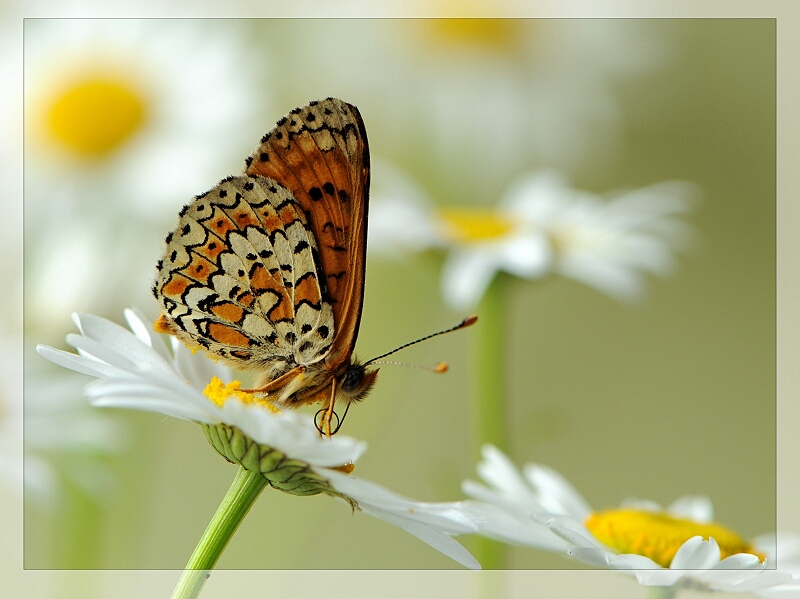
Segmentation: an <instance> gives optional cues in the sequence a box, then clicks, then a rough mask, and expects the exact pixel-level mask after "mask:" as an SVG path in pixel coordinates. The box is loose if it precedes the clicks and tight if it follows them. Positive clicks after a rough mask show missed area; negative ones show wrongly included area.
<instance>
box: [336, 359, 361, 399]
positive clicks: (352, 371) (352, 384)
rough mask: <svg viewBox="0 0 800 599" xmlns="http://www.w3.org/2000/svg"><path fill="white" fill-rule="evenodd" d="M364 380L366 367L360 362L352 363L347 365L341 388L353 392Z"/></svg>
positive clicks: (346, 391)
mask: <svg viewBox="0 0 800 599" xmlns="http://www.w3.org/2000/svg"><path fill="white" fill-rule="evenodd" d="M363 380H364V367H363V366H361V365H360V364H351V365H350V366H348V367H347V370H346V371H345V373H344V376H343V377H342V380H341V386H342V387H341V388H342V391H344V392H345V393H353V392H354V391H357V390H358V388H359V387H360V386H361V382H362V381H363Z"/></svg>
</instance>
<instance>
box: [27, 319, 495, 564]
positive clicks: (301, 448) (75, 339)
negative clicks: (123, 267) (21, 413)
mask: <svg viewBox="0 0 800 599" xmlns="http://www.w3.org/2000/svg"><path fill="white" fill-rule="evenodd" d="M125 317H126V320H127V323H128V326H129V329H126V328H124V327H122V326H120V325H117V324H115V323H113V322H110V321H108V320H106V319H103V318H100V317H98V316H94V315H91V314H76V315H75V316H74V320H75V323H76V325H77V327H78V329H79V331H80V334H79V335H76V334H70V335H68V336H67V343H68V344H70V345H71V346H72V347H74V348H75V349H76V350H77V352H78V353H77V354H74V353H70V352H65V351H61V350H57V349H54V348H52V347H48V346H42V345H40V346H38V347H37V351H38V352H39V353H40V354H41V355H42V356H43V357H45V358H47V359H48V360H50V361H52V362H54V363H56V364H59V365H61V366H63V367H65V368H68V369H70V370H75V371H77V372H80V373H83V374H87V375H89V376H92V377H94V378H95V379H96V380H95V381H92V382H91V383H89V384H88V385H87V386H86V388H85V390H84V393H85V395H86V396H87V397H88V398H89V400H90V402H91V404H92V405H94V406H98V407H118V408H129V409H139V410H145V411H151V412H157V413H160V414H164V415H167V416H172V417H175V418H180V419H184V420H192V421H195V422H198V423H199V424H201V426H202V428H203V430H204V432H205V435H206V438H207V439H208V441H209V443H210V444H211V445H212V446H213V447H214V448H215V449H216V450H217V451H218V452H219V453H220V454H221V455H222V456H223V457H225V459H227V460H228V461H230V462H233V463H236V464H238V465H240V466H241V467H242V468H244V469H245V470H246V471H248V472H251V473H254V472H255V473H258V474H260V475H261V476H263V477H264V478H265V479H266V481H267V482H268V484H269V485H270V486H272V487H273V488H276V489H279V490H281V491H284V492H286V493H289V494H293V495H315V494H319V493H327V494H329V495H332V496H334V497H337V498H339V499H342V500H344V501H345V502H346V503H348V504H349V505H350V506H351V507H352V508H353V509H354V510H360V511H363V512H365V513H368V514H370V515H372V516H375V517H377V518H380V519H382V520H385V521H387V522H390V523H392V524H395V525H396V526H399V527H401V528H403V529H404V530H406V531H407V532H409V533H411V534H413V535H414V536H417V537H418V538H420V539H421V540H423V541H424V542H426V543H428V544H429V545H431V546H432V547H434V548H436V549H438V550H439V551H441V552H443V553H445V554H446V555H448V556H449V557H451V558H452V559H454V560H456V561H457V562H458V563H460V564H462V565H464V566H466V567H469V568H479V567H480V566H479V565H478V563H477V562H476V561H475V559H474V558H473V557H472V556H471V555H470V554H469V553H468V552H467V551H466V549H464V548H463V547H462V546H461V545H459V544H458V543H457V542H456V541H455V540H454V539H453V538H452V537H453V535H457V534H467V533H473V532H475V531H476V530H477V527H476V525H475V524H474V523H473V522H472V520H470V519H469V518H468V517H467V516H465V515H464V514H463V513H462V512H461V511H460V509H459V504H458V503H422V502H418V501H413V500H411V499H408V498H405V497H402V496H400V495H398V494H395V493H393V492H391V491H389V490H387V489H384V488H382V487H380V486H378V485H376V484H373V483H370V482H368V481H365V480H361V479H358V478H355V477H353V476H349V475H346V474H343V473H342V472H349V471H351V470H352V468H353V464H354V463H355V462H356V461H357V460H358V459H359V457H360V456H361V455H362V454H363V453H364V451H365V450H366V443H365V442H363V441H359V440H357V439H354V438H352V437H347V436H345V435H336V436H335V437H322V436H320V434H319V432H318V429H317V428H316V426H315V424H314V421H313V419H312V418H311V417H310V416H307V415H304V414H301V413H297V412H289V411H281V410H279V409H277V408H275V407H274V406H272V405H271V404H270V403H269V402H267V401H266V400H264V399H263V398H258V397H255V396H253V395H252V394H249V393H246V392H244V391H242V390H241V389H240V388H239V383H238V381H233V382H230V383H227V384H225V383H223V382H222V381H224V380H228V381H230V380H231V379H232V375H231V373H230V371H229V370H228V368H227V367H225V366H223V365H222V364H219V363H215V362H213V361H212V360H210V359H209V358H207V357H206V356H205V355H204V354H202V353H201V352H197V353H194V352H192V351H191V350H189V349H188V348H187V347H186V346H185V345H184V344H182V343H181V342H179V341H178V340H177V339H175V338H174V337H170V338H169V340H170V343H171V347H168V345H167V344H166V343H165V342H164V339H162V337H161V336H160V335H157V334H154V333H151V328H150V327H148V325H146V324H145V322H146V319H145V318H144V317H143V316H142V315H141V314H140V313H138V312H136V311H133V310H127V311H126V313H125ZM209 381H210V382H209Z"/></svg>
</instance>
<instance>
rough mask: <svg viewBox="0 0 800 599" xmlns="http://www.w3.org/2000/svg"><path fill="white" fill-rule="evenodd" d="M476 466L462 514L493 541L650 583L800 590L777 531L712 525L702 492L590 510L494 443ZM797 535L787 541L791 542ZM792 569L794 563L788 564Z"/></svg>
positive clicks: (546, 472)
mask: <svg viewBox="0 0 800 599" xmlns="http://www.w3.org/2000/svg"><path fill="white" fill-rule="evenodd" d="M482 454H483V461H481V462H480V463H479V464H478V466H477V471H478V476H479V477H480V478H481V479H482V481H483V483H478V482H475V481H471V480H467V481H464V482H463V484H462V489H463V491H464V493H465V494H467V495H468V496H469V497H471V498H472V499H473V500H474V501H472V502H467V504H466V506H465V510H466V511H467V513H469V514H470V515H471V517H473V518H474V519H476V520H477V521H478V522H479V528H480V532H479V533H478V534H480V535H483V536H486V537H488V538H491V539H495V540H498V541H502V542H505V543H511V544H514V545H522V546H529V547H535V548H538V549H548V550H554V551H563V552H565V554H566V555H569V556H570V557H573V558H575V559H578V560H580V561H582V562H584V563H587V564H590V565H593V566H597V567H601V568H609V569H612V570H620V571H623V572H624V573H626V574H630V575H634V576H635V577H636V579H637V581H638V582H639V583H640V584H642V585H645V586H659V587H668V588H670V590H671V592H673V593H674V592H675V591H677V590H678V589H681V588H691V589H695V590H706V591H724V592H731V593H736V592H741V593H753V592H757V591H763V590H765V589H772V590H773V591H775V592H779V591H780V592H792V591H797V590H800V587H797V586H796V581H793V577H792V574H791V573H790V572H787V571H777V570H774V569H770V568H774V567H775V556H776V544H775V536H774V535H772V536H770V535H764V536H761V537H758V538H756V539H754V540H752V541H748V540H746V539H744V538H742V537H740V536H739V535H738V534H737V533H735V532H734V531H732V530H730V529H728V528H726V527H724V526H722V525H721V524H718V523H715V522H713V516H714V510H713V506H712V504H711V502H710V501H709V500H708V499H707V498H705V497H696V496H687V497H681V498H679V499H678V500H676V501H674V502H673V503H672V504H670V505H669V506H667V507H662V506H660V505H658V504H656V503H654V502H650V501H635V500H627V501H625V502H623V504H622V505H621V506H620V507H619V508H613V509H607V510H602V511H594V510H592V508H591V507H590V506H589V504H588V503H587V502H586V500H585V499H584V498H583V497H582V496H581V495H580V493H578V491H577V490H576V489H575V487H573V486H572V485H571V484H570V483H569V481H567V480H566V479H565V478H564V477H563V476H561V475H560V474H559V473H557V472H555V471H554V470H552V469H550V468H547V467H546V466H541V465H538V464H526V465H525V466H524V467H523V468H522V472H521V473H520V471H519V470H518V469H517V468H516V466H514V464H513V463H512V462H511V461H510V460H509V459H508V457H507V456H506V455H505V454H503V453H502V452H500V451H499V450H498V449H496V448H495V447H493V446H491V445H486V446H484V447H483V450H482ZM792 539H794V537H788V540H792ZM787 565H789V564H788V563H787Z"/></svg>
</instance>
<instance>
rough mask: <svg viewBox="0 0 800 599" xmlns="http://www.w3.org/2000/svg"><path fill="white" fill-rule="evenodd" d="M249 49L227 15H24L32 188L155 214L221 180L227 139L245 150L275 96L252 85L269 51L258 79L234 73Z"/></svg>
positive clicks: (27, 119) (29, 174) (258, 81)
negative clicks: (214, 177)
mask: <svg viewBox="0 0 800 599" xmlns="http://www.w3.org/2000/svg"><path fill="white" fill-rule="evenodd" d="M248 50H249V48H248V46H247V45H246V44H245V43H243V42H242V36H241V35H237V31H236V30H235V29H233V28H231V27H230V26H228V25H226V24H225V23H224V22H222V21H202V20H199V21H198V20H190V19H187V20H181V19H178V20H157V19H156V20H152V19H146V20H139V19H29V20H27V21H26V23H25V97H26V122H25V129H26V141H27V142H28V152H27V155H26V158H27V162H28V167H29V168H28V172H27V174H28V179H29V180H28V183H29V184H32V185H33V186H34V189H33V190H32V191H39V190H40V186H41V187H45V190H42V191H49V194H48V195H47V197H48V198H50V199H51V200H53V196H52V194H53V193H56V194H59V193H65V191H68V190H71V191H72V192H75V195H72V194H70V196H69V197H68V198H65V199H67V200H69V201H72V202H75V201H95V200H98V194H102V195H101V196H100V198H101V199H102V201H103V203H104V204H105V205H106V206H108V205H109V204H112V205H115V206H116V207H117V208H118V207H119V206H120V205H124V206H128V205H132V206H133V207H136V208H139V209H141V210H142V211H143V212H151V211H152V210H153V209H154V208H157V207H158V206H159V204H160V203H161V200H164V202H166V203H167V205H169V203H170V202H171V201H172V200H173V199H174V197H175V195H180V194H182V195H187V190H192V189H196V188H199V187H203V186H207V185H208V184H209V183H213V181H210V180H208V179H207V178H206V176H205V175H204V173H207V172H217V170H220V168H219V166H220V163H221V162H222V161H225V152H224V151H220V150H221V148H220V144H223V145H222V149H223V150H224V149H225V148H226V147H228V148H230V149H232V150H233V151H236V148H238V147H240V144H242V143H244V144H245V147H248V145H249V137H245V136H248V134H249V133H250V131H248V123H252V119H253V118H254V117H256V116H257V114H258V111H259V110H261V109H263V103H264V101H268V98H264V97H263V94H260V93H256V92H257V91H258V84H259V83H260V80H259V77H261V76H265V75H266V71H267V69H268V68H269V64H268V63H267V64H263V60H264V57H263V56H262V57H260V58H261V60H262V65H261V68H260V69H259V70H258V72H259V73H261V75H258V74H252V75H249V76H247V77H241V76H239V74H238V71H239V69H240V65H241V63H242V62H243V61H244V60H245V59H246V57H247V54H248ZM256 97H257V98H258V102H256V100H255V98H256ZM212 140H213V142H212ZM178 161H180V162H181V164H184V165H186V164H191V165H192V168H180V167H179V165H178ZM223 164H224V162H223ZM215 166H216V167H217V168H214V167H215ZM222 170H225V169H222ZM56 181H57V182H58V183H59V185H58V187H57V188H55V189H54V188H53V187H54V186H52V185H51V184H52V183H54V182H56ZM108 185H111V186H113V188H112V190H109V189H98V188H102V187H106V186H108ZM64 188H66V190H65V191H61V190H64ZM91 191H95V192H96V193H94V194H90V193H89V192H91ZM52 203H53V202H52V201H51V202H50V204H52ZM50 207H51V208H52V206H50Z"/></svg>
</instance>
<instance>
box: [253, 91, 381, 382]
mask: <svg viewBox="0 0 800 599" xmlns="http://www.w3.org/2000/svg"><path fill="white" fill-rule="evenodd" d="M369 166H370V164H369V147H368V144H367V134H366V130H365V128H364V123H363V121H362V119H361V115H360V113H359V112H358V109H357V108H356V107H355V106H352V105H351V104H348V103H346V102H343V101H341V100H338V99H336V98H327V99H326V100H320V101H316V102H311V103H309V104H308V105H307V106H303V107H300V108H295V109H294V110H292V111H291V112H290V113H289V114H288V115H286V116H285V117H284V118H282V119H281V120H280V121H278V123H277V126H276V127H275V128H274V129H273V130H272V131H270V132H269V133H267V134H266V135H265V136H264V137H263V138H262V139H261V143H260V145H259V146H258V147H257V148H256V150H255V151H254V152H253V154H252V155H251V156H250V157H249V158H248V159H247V161H246V169H245V173H246V174H247V175H250V176H255V175H260V176H262V177H267V178H269V179H272V180H274V181H277V182H278V183H280V185H282V186H284V187H286V188H287V189H288V190H289V192H290V193H291V194H292V196H293V197H294V198H295V199H296V201H297V203H298V205H299V206H300V207H301V209H302V210H303V211H304V213H305V216H306V220H307V222H308V225H309V227H310V231H311V233H312V235H313V237H314V238H315V239H316V250H314V252H315V256H314V257H315V259H316V260H317V263H318V265H319V267H318V270H319V274H320V278H319V287H320V288H321V290H322V296H323V302H324V303H329V304H330V305H331V307H332V310H333V320H334V325H335V335H334V337H333V341H332V345H331V347H330V350H329V352H328V354H327V356H326V357H325V364H326V366H327V367H328V368H329V369H331V370H335V369H337V368H338V367H339V366H341V365H342V364H344V363H346V362H349V360H350V357H351V355H352V353H353V349H354V347H355V342H356V337H357V336H358V327H359V323H360V320H361V308H362V303H363V296H364V275H365V267H366V248H367V208H368V206H367V203H368V194H369V176H370V171H369Z"/></svg>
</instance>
